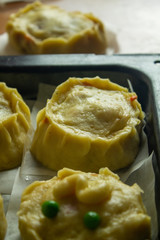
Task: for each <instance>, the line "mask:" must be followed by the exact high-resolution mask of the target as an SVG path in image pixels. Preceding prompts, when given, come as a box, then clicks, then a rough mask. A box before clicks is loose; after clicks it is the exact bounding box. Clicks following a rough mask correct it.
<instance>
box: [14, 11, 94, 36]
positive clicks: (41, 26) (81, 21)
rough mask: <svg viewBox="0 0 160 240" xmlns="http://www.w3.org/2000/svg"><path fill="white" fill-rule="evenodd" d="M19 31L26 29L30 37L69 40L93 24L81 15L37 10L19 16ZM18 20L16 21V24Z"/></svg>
mask: <svg viewBox="0 0 160 240" xmlns="http://www.w3.org/2000/svg"><path fill="white" fill-rule="evenodd" d="M21 22H22V24H21V29H23V30H24V29H26V30H27V31H28V32H29V33H30V34H31V35H32V36H34V37H35V38H37V39H40V40H44V39H46V38H63V39H66V40H67V39H69V38H71V37H72V36H73V35H75V34H77V33H80V32H82V31H84V30H86V29H91V28H92V27H93V22H92V21H91V20H89V19H88V18H85V16H83V15H80V14H79V15H78V14H74V13H67V12H64V11H61V10H59V9H56V8H55V9H52V8H37V9H33V10H31V11H29V12H26V13H25V14H23V16H21ZM18 23H19V19H17V24H18Z"/></svg>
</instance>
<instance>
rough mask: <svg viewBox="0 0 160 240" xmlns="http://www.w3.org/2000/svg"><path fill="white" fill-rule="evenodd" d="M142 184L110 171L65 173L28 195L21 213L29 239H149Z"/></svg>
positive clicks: (28, 191)
mask: <svg viewBox="0 0 160 240" xmlns="http://www.w3.org/2000/svg"><path fill="white" fill-rule="evenodd" d="M141 192H142V190H141V189H140V187H139V186H138V185H137V184H134V185H133V186H128V185H126V184H124V183H122V182H121V181H120V180H119V178H118V175H116V174H114V173H112V172H111V171H110V170H109V169H108V168H104V169H101V170H100V172H99V174H95V173H84V172H81V171H74V170H71V169H67V168H64V169H62V170H60V171H59V172H58V176H56V177H53V178H52V179H50V180H48V181H41V182H40V181H36V182H34V183H32V184H31V185H29V186H28V187H27V188H26V189H25V190H24V192H23V195H22V198H21V204H20V209H19V211H18V218H19V229H20V232H21V236H22V239H23V240H28V239H30V240H52V239H56V240H71V239H74V240H89V239H93V240H106V239H107V240H128V239H129V240H135V239H136V240H146V239H150V232H151V229H150V228H151V227H150V217H149V216H148V215H147V213H146V210H145V207H144V205H143V202H142V199H141Z"/></svg>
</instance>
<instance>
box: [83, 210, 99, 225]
mask: <svg viewBox="0 0 160 240" xmlns="http://www.w3.org/2000/svg"><path fill="white" fill-rule="evenodd" d="M83 220H84V224H85V226H86V227H87V228H89V229H91V230H94V229H95V228H97V227H98V226H99V224H100V216H99V214H98V213H96V212H93V211H90V212H87V213H86V214H85V215H84V219H83Z"/></svg>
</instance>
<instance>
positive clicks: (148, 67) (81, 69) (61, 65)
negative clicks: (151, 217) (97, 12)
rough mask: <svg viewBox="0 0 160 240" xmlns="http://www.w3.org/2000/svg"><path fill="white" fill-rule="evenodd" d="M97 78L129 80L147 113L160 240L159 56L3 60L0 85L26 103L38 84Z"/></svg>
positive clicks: (63, 56) (43, 57) (64, 56)
mask: <svg viewBox="0 0 160 240" xmlns="http://www.w3.org/2000/svg"><path fill="white" fill-rule="evenodd" d="M95 76H99V77H102V78H110V80H111V81H113V82H115V83H118V84H120V85H122V86H125V87H128V82H127V80H130V82H131V84H132V86H133V89H134V91H135V92H136V93H137V95H138V100H139V102H140V103H141V105H142V109H143V111H144V112H145V113H146V127H145V132H146V134H147V137H148V146H149V151H150V153H151V152H152V151H154V158H153V166H154V171H155V176H156V184H155V192H156V206H157V214H158V226H159V237H158V238H157V239H160V144H159V143H160V54H148V55H141V54H136V55H122V54H121V55H111V56H108V55H94V54H93V55H92V54H87V55H86V54H73V55H72V54H71V55H27V56H0V81H1V82H6V84H7V85H8V86H9V87H16V88H17V89H18V91H19V92H20V93H21V95H22V96H23V98H24V99H26V100H27V99H29V100H30V99H33V100H34V99H36V97H37V92H38V85H39V83H47V84H53V85H58V84H60V83H62V82H63V81H65V80H66V79H67V78H68V77H95Z"/></svg>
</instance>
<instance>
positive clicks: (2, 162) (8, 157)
mask: <svg viewBox="0 0 160 240" xmlns="http://www.w3.org/2000/svg"><path fill="white" fill-rule="evenodd" d="M29 128H30V110H29V108H28V106H27V105H26V104H25V102H24V101H23V99H22V97H21V95H20V94H19V93H18V91H17V90H16V89H15V88H9V87H7V86H6V84H5V83H2V82H1V83H0V153H1V154H0V170H6V169H11V168H14V167H17V166H19V165H20V163H21V161H22V153H23V147H24V143H25V140H26V135H27V132H28V130H29Z"/></svg>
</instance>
